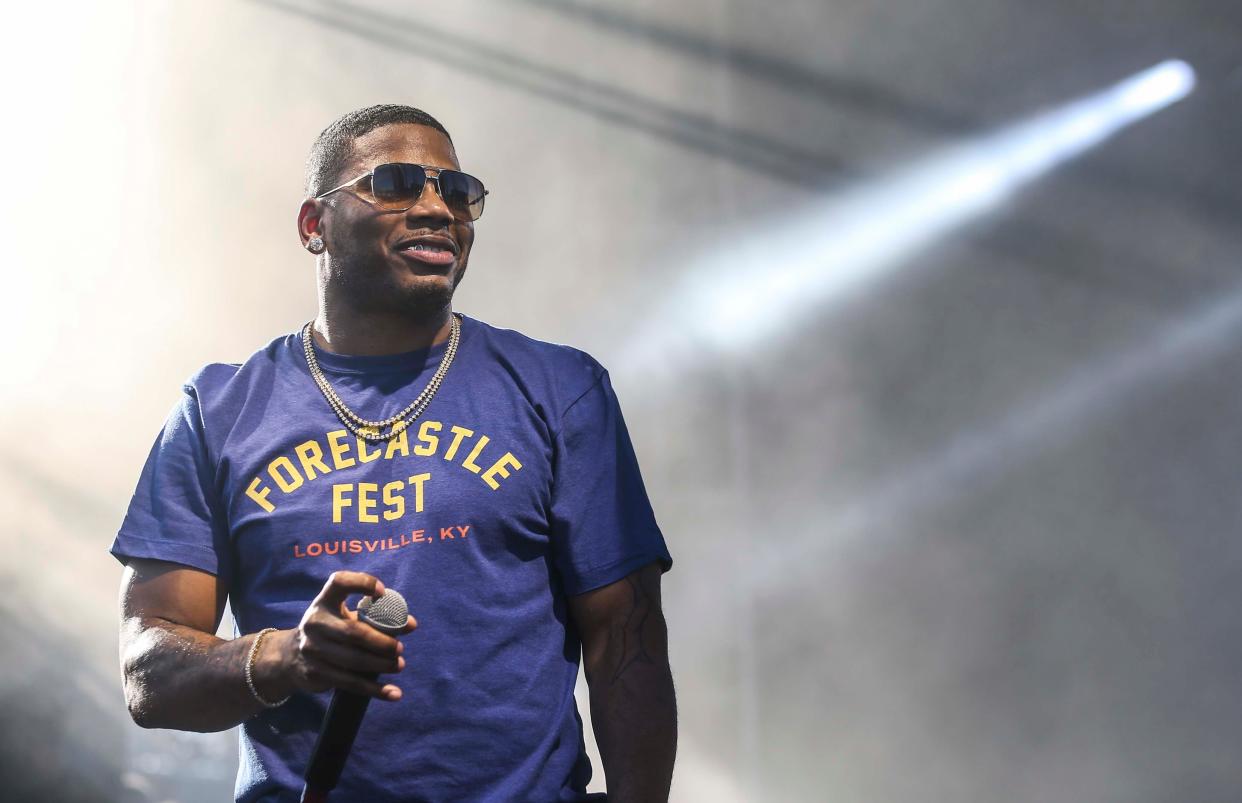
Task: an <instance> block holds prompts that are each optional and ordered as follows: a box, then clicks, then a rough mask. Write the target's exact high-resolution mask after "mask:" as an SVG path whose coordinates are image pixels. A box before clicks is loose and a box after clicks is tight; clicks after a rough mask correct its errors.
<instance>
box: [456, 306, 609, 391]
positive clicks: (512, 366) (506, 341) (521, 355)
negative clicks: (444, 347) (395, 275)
mask: <svg viewBox="0 0 1242 803" xmlns="http://www.w3.org/2000/svg"><path fill="white" fill-rule="evenodd" d="M465 319H466V320H465V325H466V326H468V327H469V329H470V332H471V334H472V335H474V336H475V337H476V339H477V341H478V342H479V343H480V345H481V346H482V347H483V348H484V349H485V350H486V351H487V352H488V353H489V355H490V356H491V357H492V358H493V359H494V360H496V361H497V362H498V363H499V364H500V365H502V366H503V367H504V368H505V369H506V370H508V371H510V372H512V373H513V374H514V375H515V376H520V377H521V378H522V381H523V382H525V383H529V384H538V385H540V386H541V387H543V388H545V389H547V390H548V391H549V392H551V393H552V394H553V395H554V396H555V397H556V399H557V404H556V405H554V406H555V407H556V408H557V409H559V410H562V411H563V410H564V409H566V408H567V407H568V406H569V405H570V404H572V403H573V402H574V401H575V400H576V399H577V398H579V397H581V396H582V395H583V394H585V393H587V392H588V391H589V390H591V388H593V387H595V386H597V385H599V384H600V382H601V380H602V379H603V378H604V377H605V376H606V375H607V373H608V371H607V370H606V369H605V368H604V366H603V365H602V364H601V363H600V361H599V360H597V359H596V358H595V357H594V356H593V355H591V354H590V353H588V352H586V351H584V350H583V349H580V348H577V347H575V346H571V345H568V344H565V343H554V342H551V341H547V340H539V339H537V338H534V337H531V336H530V335H527V334H525V333H523V332H519V331H517V330H516V329H505V328H502V327H499V326H493V325H492V324H489V323H486V322H485V321H481V320H479V319H477V318H471V317H470V316H468V315H467V316H465Z"/></svg>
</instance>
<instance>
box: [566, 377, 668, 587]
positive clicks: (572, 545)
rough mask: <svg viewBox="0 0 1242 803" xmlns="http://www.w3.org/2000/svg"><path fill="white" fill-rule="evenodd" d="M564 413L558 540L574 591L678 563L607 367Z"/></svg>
mask: <svg viewBox="0 0 1242 803" xmlns="http://www.w3.org/2000/svg"><path fill="white" fill-rule="evenodd" d="M599 370H600V371H601V373H600V375H599V376H598V378H597V379H596V381H595V384H594V385H593V386H592V387H591V388H590V389H589V390H587V391H586V392H585V393H584V394H583V395H582V396H579V397H578V398H577V399H576V400H575V401H574V402H573V403H572V404H571V405H570V406H569V407H568V408H567V409H566V410H565V412H564V414H563V415H562V417H561V421H560V428H559V429H558V430H557V432H556V434H555V436H554V445H555V456H554V458H553V471H552V474H553V481H552V544H553V552H554V557H555V561H556V566H557V569H558V570H559V572H560V574H561V577H562V579H563V581H564V586H565V591H566V593H568V594H571V595H572V594H581V593H583V592H586V591H590V590H591V589H594V588H599V587H600V586H604V585H608V584H609V583H612V582H615V581H617V580H620V579H621V578H623V577H625V576H626V575H627V574H629V573H630V572H632V571H634V570H636V569H639V568H641V567H643V566H645V565H647V564H648V563H651V562H653V561H659V562H660V565H661V569H660V570H661V572H667V571H668V570H669V569H671V568H672V566H673V559H672V557H671V556H670V555H669V551H668V547H667V545H666V544H665V542H664V535H663V534H662V533H661V532H660V528H659V527H658V526H657V525H656V520H655V514H654V512H653V511H652V509H651V502H650V501H649V500H648V498H647V490H646V488H645V487H644V486H643V480H642V476H641V475H640V473H639V470H638V458H637V457H636V456H635V454H634V446H633V444H632V443H631V442H630V434H629V431H628V430H627V429H626V427H625V419H624V418H622V416H621V407H620V404H619V403H618V402H617V397H616V394H615V393H614V392H613V389H612V383H611V382H610V381H609V378H608V372H607V371H606V370H604V369H603V368H600V369H599Z"/></svg>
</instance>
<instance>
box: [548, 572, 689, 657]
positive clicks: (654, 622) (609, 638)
mask: <svg viewBox="0 0 1242 803" xmlns="http://www.w3.org/2000/svg"><path fill="white" fill-rule="evenodd" d="M660 575H661V567H660V564H659V562H658V561H657V562H653V563H648V564H647V565H646V566H643V567H642V568H641V569H637V570H635V571H633V572H631V573H630V574H628V575H626V576H625V577H623V578H621V579H620V580H618V581H616V582H615V583H610V584H608V585H606V586H603V587H601V588H596V589H593V590H591V591H588V592H586V593H584V594H576V595H574V596H571V597H569V611H570V615H571V616H572V617H573V620H574V626H575V627H576V628H577V629H578V633H579V635H580V637H581V638H582V653H583V661H584V663H586V665H587V666H588V667H593V666H595V665H596V664H597V663H598V662H599V661H600V660H602V659H603V658H604V655H605V653H606V652H607V651H608V647H609V644H610V642H611V643H613V644H614V646H617V647H618V648H619V650H620V653H621V654H622V655H625V654H628V653H632V651H633V650H635V649H639V650H640V651H641V652H643V653H645V654H648V655H650V656H651V657H653V658H655V657H659V658H662V659H663V660H667V651H668V645H667V633H666V631H665V624H664V612H663V610H662V608H661V604H660Z"/></svg>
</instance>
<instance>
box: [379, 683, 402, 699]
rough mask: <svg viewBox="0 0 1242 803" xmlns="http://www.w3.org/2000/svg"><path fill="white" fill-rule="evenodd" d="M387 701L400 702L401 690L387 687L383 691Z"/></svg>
mask: <svg viewBox="0 0 1242 803" xmlns="http://www.w3.org/2000/svg"><path fill="white" fill-rule="evenodd" d="M383 693H384V699H385V700H400V699H401V690H400V689H398V688H397V687H396V686H385V687H384V689H383Z"/></svg>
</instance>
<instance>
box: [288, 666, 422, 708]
mask: <svg viewBox="0 0 1242 803" xmlns="http://www.w3.org/2000/svg"><path fill="white" fill-rule="evenodd" d="M309 674H310V676H311V677H312V678H314V679H315V680H318V681H321V682H324V683H327V684H328V685H329V686H331V687H332V688H337V689H344V690H346V691H352V692H354V693H356V694H364V695H366V696H367V697H375V698H377V699H380V700H388V701H392V700H400V699H401V689H399V688H397V687H396V686H394V685H393V684H391V683H380V682H378V681H375V680H371V679H370V678H366V677H363V676H362V675H357V674H355V673H353V672H349V671H346V670H344V669H340V668H339V667H336V666H333V665H332V664H323V663H316V664H315V665H314V666H313V667H311V668H310V669H309Z"/></svg>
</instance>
